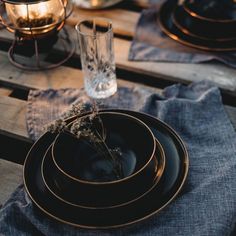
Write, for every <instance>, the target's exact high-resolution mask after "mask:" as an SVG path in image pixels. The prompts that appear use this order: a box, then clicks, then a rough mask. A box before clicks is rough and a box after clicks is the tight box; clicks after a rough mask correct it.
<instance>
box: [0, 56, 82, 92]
mask: <svg viewBox="0 0 236 236" xmlns="http://www.w3.org/2000/svg"><path fill="white" fill-rule="evenodd" d="M0 83H1V84H2V85H3V84H5V85H7V86H10V87H12V88H21V89H26V90H28V89H31V88H32V89H48V88H54V89H59V88H66V87H67V88H77V87H78V88H79V87H81V86H83V75H82V72H81V70H78V69H73V68H70V67H63V66H60V67H58V68H55V69H52V70H42V71H25V70H21V69H18V68H16V67H15V66H13V65H12V64H11V63H9V61H8V57H7V54H6V53H4V52H0Z"/></svg>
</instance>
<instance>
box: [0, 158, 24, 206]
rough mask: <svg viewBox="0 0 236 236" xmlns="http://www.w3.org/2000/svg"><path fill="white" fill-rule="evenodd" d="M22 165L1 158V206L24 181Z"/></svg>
mask: <svg viewBox="0 0 236 236" xmlns="http://www.w3.org/2000/svg"><path fill="white" fill-rule="evenodd" d="M22 173H23V170H22V165H19V164H16V163H13V162H9V161H6V160H3V159H0V180H1V181H0V189H1V190H0V191H1V194H0V207H1V205H3V204H4V203H5V201H6V200H7V199H8V198H9V197H10V194H11V193H12V192H13V191H14V190H15V188H16V187H17V186H18V185H19V184H20V183H22V181H23V180H22Z"/></svg>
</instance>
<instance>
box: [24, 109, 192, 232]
mask: <svg viewBox="0 0 236 236" xmlns="http://www.w3.org/2000/svg"><path fill="white" fill-rule="evenodd" d="M112 111H118V112H124V113H127V114H130V115H133V116H135V117H137V118H139V119H141V120H142V121H144V122H145V123H146V124H147V125H148V126H149V127H150V128H151V130H152V131H153V133H154V135H155V137H156V138H157V139H158V140H159V141H160V143H161V144H162V146H163V149H164V151H165V154H166V168H165V170H164V173H163V177H162V178H161V180H160V185H161V187H160V186H159V185H158V187H157V188H154V189H152V191H150V192H149V193H148V194H147V195H145V196H144V197H143V198H141V199H139V200H137V201H135V202H134V203H132V204H129V205H126V206H122V207H118V208H111V209H101V210H94V209H84V208H79V207H74V206H71V205H69V204H66V203H65V202H62V201H60V200H59V199H57V198H56V197H55V196H54V195H53V194H52V193H51V192H50V191H49V190H48V189H47V188H46V186H45V185H44V182H43V179H42V174H41V163H42V159H43V156H44V154H45V153H46V151H47V149H48V148H49V146H50V145H51V143H52V142H53V140H54V138H55V135H54V134H50V133H45V134H44V135H43V136H42V137H41V138H40V139H39V140H38V141H37V142H36V143H35V144H34V146H33V147H32V149H31V150H30V152H29V154H28V155H27V158H26V160H25V164H24V185H25V188H26V191H27V193H28V194H29V196H30V198H31V199H32V201H33V202H34V203H35V205H37V206H38V208H40V209H41V210H42V211H43V212H44V213H46V214H47V215H49V216H51V217H53V218H54V219H57V220H59V221H61V222H64V223H67V224H71V225H74V226H78V227H83V228H114V227H120V226H125V225H129V224H132V223H135V222H139V221H141V220H144V219H146V218H148V217H150V216H152V215H153V214H155V213H157V212H159V211H160V210H162V209H163V208H164V207H165V206H167V205H168V204H169V203H170V202H171V201H172V200H173V199H174V198H175V197H176V195H177V194H178V192H179V191H180V190H181V188H182V186H183V184H184V181H185V179H186V176H187V172H188V154H187V150H186V148H185V146H184V144H183V142H182V140H181V139H180V137H179V136H178V135H177V134H176V133H175V132H174V130H173V129H172V128H170V127H169V126H167V125H166V124H165V123H163V122H162V121H160V120H158V119H155V118H153V117H151V116H148V115H146V114H143V113H138V112H133V111H124V110H112ZM70 120H71V119H70Z"/></svg>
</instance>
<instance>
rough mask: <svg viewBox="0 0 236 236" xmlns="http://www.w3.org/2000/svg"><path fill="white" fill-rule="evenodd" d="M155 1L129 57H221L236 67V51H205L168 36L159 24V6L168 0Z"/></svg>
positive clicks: (138, 28)
mask: <svg viewBox="0 0 236 236" xmlns="http://www.w3.org/2000/svg"><path fill="white" fill-rule="evenodd" d="M151 2H152V3H154V2H156V3H157V4H156V6H153V7H152V8H151V9H147V10H143V11H142V14H141V16H140V18H139V21H138V24H137V26H136V30H135V37H134V40H133V42H132V44H131V47H130V51H129V60H134V61H162V62H180V63H200V62H206V61H212V60H217V61H220V62H223V63H225V64H227V65H229V66H231V67H236V52H226V53H210V52H205V51H201V50H197V49H193V48H190V47H187V46H184V45H182V44H180V43H177V42H175V41H174V40H172V39H170V38H169V37H168V36H166V35H165V34H164V33H163V32H162V31H161V29H160V27H159V25H158V23H157V18H158V12H159V7H160V5H161V3H162V2H164V0H156V1H151Z"/></svg>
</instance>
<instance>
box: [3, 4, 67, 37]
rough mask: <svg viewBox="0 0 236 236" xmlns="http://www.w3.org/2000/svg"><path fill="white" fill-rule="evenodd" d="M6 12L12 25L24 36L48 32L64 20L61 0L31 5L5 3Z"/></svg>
mask: <svg viewBox="0 0 236 236" xmlns="http://www.w3.org/2000/svg"><path fill="white" fill-rule="evenodd" d="M6 12H7V15H8V17H9V19H10V21H11V23H12V25H13V26H14V27H15V28H17V29H18V30H20V31H22V32H23V31H24V32H23V33H26V34H32V33H34V34H42V33H45V32H48V31H50V30H52V29H53V28H55V25H56V24H58V23H60V22H62V21H63V20H64V19H65V10H64V5H63V3H62V1H61V0H49V1H43V2H37V3H31V4H29V3H26V4H12V3H11V4H10V3H6Z"/></svg>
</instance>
